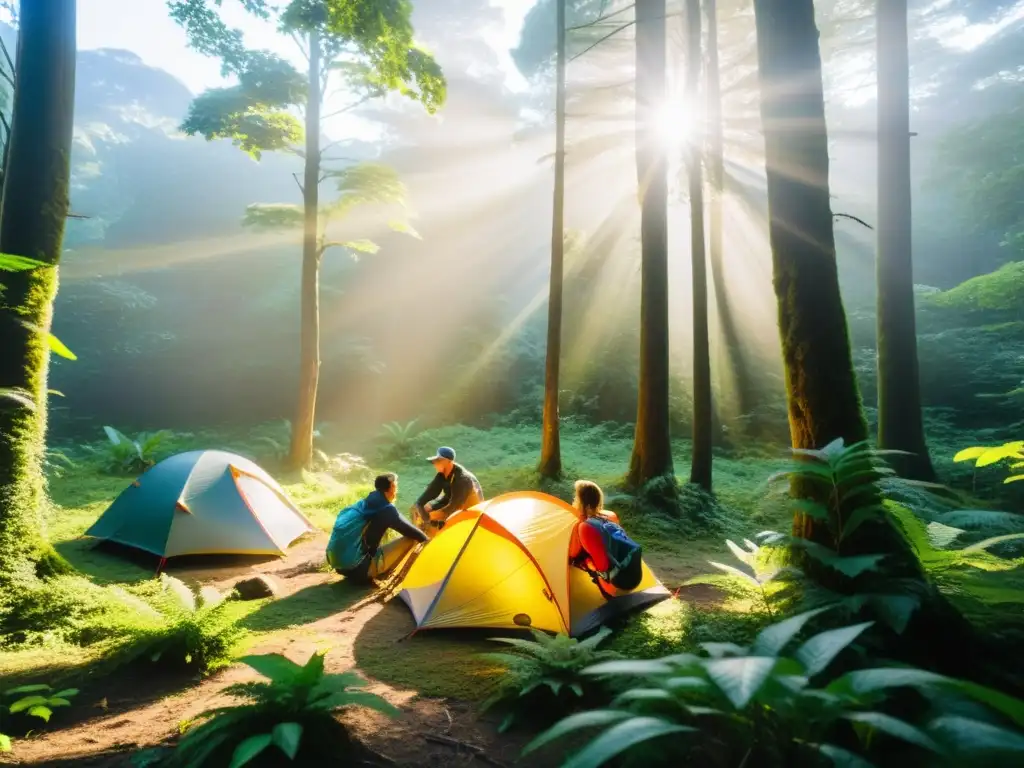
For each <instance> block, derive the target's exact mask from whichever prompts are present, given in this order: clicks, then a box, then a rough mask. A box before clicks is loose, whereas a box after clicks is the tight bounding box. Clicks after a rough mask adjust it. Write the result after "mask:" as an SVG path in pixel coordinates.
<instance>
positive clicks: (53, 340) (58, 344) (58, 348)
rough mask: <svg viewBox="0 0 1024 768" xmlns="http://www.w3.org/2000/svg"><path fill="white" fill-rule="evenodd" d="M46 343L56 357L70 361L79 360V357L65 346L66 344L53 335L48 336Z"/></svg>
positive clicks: (48, 334)
mask: <svg viewBox="0 0 1024 768" xmlns="http://www.w3.org/2000/svg"><path fill="white" fill-rule="evenodd" d="M46 343H47V344H48V345H49V347H50V351H51V352H53V353H54V354H55V355H60V356H61V357H63V358H66V359H68V360H77V359H78V356H77V355H76V354H75V353H74V352H72V351H71V350H70V349H68V348H67V346H65V344H64V342H63V341H61V340H60V339H58V338H57V337H56V336H54V335H53V334H52V333H47V334H46Z"/></svg>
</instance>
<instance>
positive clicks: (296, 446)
mask: <svg viewBox="0 0 1024 768" xmlns="http://www.w3.org/2000/svg"><path fill="white" fill-rule="evenodd" d="M320 57H321V51H320V34H319V33H318V32H317V31H316V30H315V29H314V30H313V31H312V32H310V33H309V77H308V81H309V96H308V98H307V100H306V163H305V173H304V174H303V182H302V205H303V214H304V219H303V228H302V287H301V299H300V314H301V320H300V323H301V325H300V334H301V338H300V342H299V399H298V404H297V408H296V413H295V419H294V421H293V422H292V445H291V456H290V464H291V465H292V467H293V468H294V469H304V468H307V467H309V466H311V465H312V463H313V428H314V424H315V421H316V393H317V386H318V385H319V381H320V259H321V256H322V253H321V251H320V242H319V239H320V238H319V234H320V229H319V228H320V100H321V88H320V74H321V73H320V66H321V62H320Z"/></svg>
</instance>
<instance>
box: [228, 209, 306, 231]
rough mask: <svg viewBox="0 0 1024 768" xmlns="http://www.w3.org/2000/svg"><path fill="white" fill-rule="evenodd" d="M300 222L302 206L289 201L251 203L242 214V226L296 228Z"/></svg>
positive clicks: (301, 220)
mask: <svg viewBox="0 0 1024 768" xmlns="http://www.w3.org/2000/svg"><path fill="white" fill-rule="evenodd" d="M302 222H303V211H302V208H301V207H300V206H298V205H292V204H290V203H253V204H252V205H250V206H248V207H247V208H246V209H245V214H244V215H243V216H242V226H243V227H254V228H256V229H298V228H299V227H301V226H302Z"/></svg>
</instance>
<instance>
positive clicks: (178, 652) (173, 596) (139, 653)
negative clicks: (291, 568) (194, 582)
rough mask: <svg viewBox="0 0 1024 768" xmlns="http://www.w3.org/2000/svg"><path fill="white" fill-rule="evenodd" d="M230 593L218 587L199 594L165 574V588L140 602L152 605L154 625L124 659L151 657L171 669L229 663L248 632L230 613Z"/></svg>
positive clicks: (127, 650)
mask: <svg viewBox="0 0 1024 768" xmlns="http://www.w3.org/2000/svg"><path fill="white" fill-rule="evenodd" d="M226 597H227V595H225V594H223V593H221V592H218V591H217V590H216V589H214V588H213V587H202V588H201V589H199V590H198V591H196V592H193V591H192V590H191V589H190V588H189V587H188V586H186V585H185V584H184V582H182V581H181V580H180V579H176V578H174V577H173V576H168V575H167V574H166V573H162V574H160V590H159V591H158V592H157V594H156V595H155V596H154V597H152V598H150V599H149V600H146V601H143V600H141V599H139V600H137V601H136V603H137V604H138V608H139V609H140V610H145V609H146V608H147V607H148V608H149V610H150V612H151V614H152V615H154V618H158V619H160V621H158V622H156V623H155V624H154V625H153V626H148V627H145V628H143V629H139V630H138V631H137V632H136V633H135V637H134V639H133V640H132V641H131V642H129V643H128V644H127V646H126V647H125V648H124V649H123V650H122V652H121V653H122V654H123V656H122V658H121V659H120V661H121V662H122V663H127V662H130V661H134V660H136V659H148V660H149V661H151V662H153V663H160V664H164V665H168V666H171V667H185V668H193V669H196V670H197V671H199V672H208V671H210V670H211V669H214V668H215V667H217V666H219V665H220V664H222V663H223V662H225V661H227V660H228V659H229V658H230V656H231V650H232V648H233V647H234V646H235V644H236V643H237V642H238V640H239V639H240V638H241V636H242V635H243V634H244V630H242V629H241V628H240V627H239V626H238V625H237V624H236V623H235V622H234V621H233V620H232V619H231V617H230V616H227V615H225V608H226V606H227V602H226Z"/></svg>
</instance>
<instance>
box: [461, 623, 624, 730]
mask: <svg viewBox="0 0 1024 768" xmlns="http://www.w3.org/2000/svg"><path fill="white" fill-rule="evenodd" d="M531 632H532V634H533V640H526V639H522V638H510V637H493V638H491V639H492V640H493V641H495V642H498V643H506V644H507V645H510V646H512V647H513V648H514V650H515V652H514V653H485V654H481V657H482V658H484V659H486V660H488V661H493V662H497V663H498V664H501V665H502V666H504V667H505V668H506V669H507V674H506V675H505V677H504V678H503V680H502V683H501V685H500V686H499V687H498V690H497V691H495V693H494V695H492V696H491V697H490V698H489V699H488V700H487V701H485V702H484V704H483V709H485V710H486V709H494V710H497V711H500V712H502V713H503V714H504V715H505V717H504V720H503V721H502V723H501V726H500V727H499V729H498V730H499V731H506V730H508V729H509V728H510V727H512V726H513V725H514V724H516V723H517V722H518V721H529V722H531V723H533V724H536V723H543V722H550V720H551V718H553V717H559V716H562V715H566V714H568V713H569V712H572V711H574V710H576V709H579V708H581V707H586V706H594V705H595V704H597V703H599V702H600V701H601V700H607V690H606V689H605V686H604V685H603V684H602V683H601V681H599V680H595V679H594V678H588V677H585V676H584V675H583V674H582V672H583V670H584V669H586V668H587V667H589V666H591V665H592V664H595V663H597V662H599V661H604V660H609V659H617V658H619V654H618V653H616V652H615V651H607V650H601V649H599V648H598V646H599V645H600V644H601V643H602V642H603V641H604V640H606V639H607V638H608V635H610V634H611V630H610V629H609V628H607V627H602V628H601V629H600V630H598V631H597V632H596V633H595V634H593V635H591V636H590V637H588V638H587V639H585V640H577V639H576V638H572V637H568V636H567V635H555V636H549V635H547V634H545V633H544V632H540V631H538V630H531Z"/></svg>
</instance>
